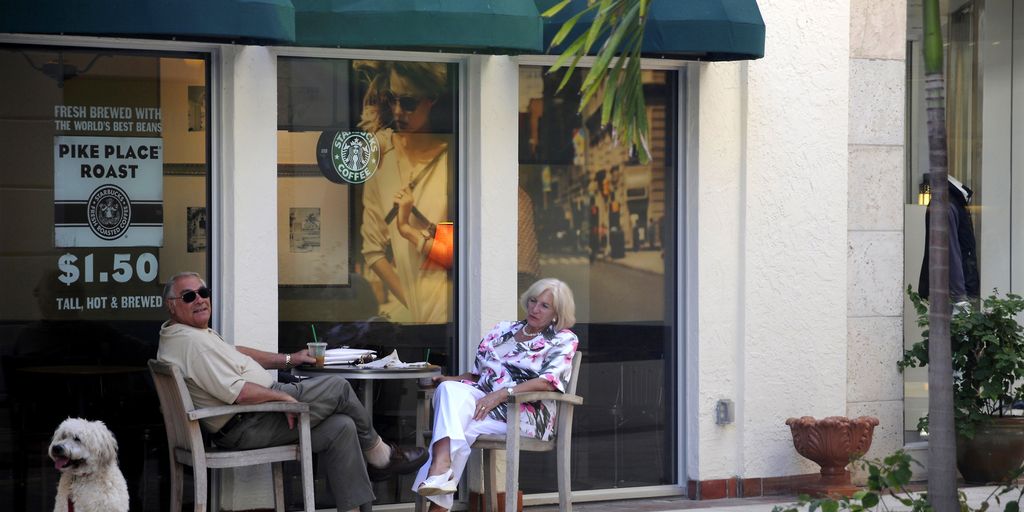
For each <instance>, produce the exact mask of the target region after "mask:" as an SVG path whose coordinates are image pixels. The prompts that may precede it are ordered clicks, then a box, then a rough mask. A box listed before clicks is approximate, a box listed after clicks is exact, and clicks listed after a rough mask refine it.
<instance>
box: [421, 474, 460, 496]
mask: <svg viewBox="0 0 1024 512" xmlns="http://www.w3.org/2000/svg"><path fill="white" fill-rule="evenodd" d="M453 476H454V475H452V470H451V469H449V470H448V471H445V472H444V473H441V474H440V475H434V476H428V477H427V479H426V480H424V481H423V483H422V484H420V486H419V488H418V489H416V492H417V493H419V494H420V496H437V495H439V494H453V493H454V492H455V488H456V487H457V486H458V485H459V482H458V481H457V480H455V479H454V478H453Z"/></svg>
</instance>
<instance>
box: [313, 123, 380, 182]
mask: <svg viewBox="0 0 1024 512" xmlns="http://www.w3.org/2000/svg"><path fill="white" fill-rule="evenodd" d="M318 146H319V147H318V148H317V152H318V154H317V157H318V158H317V161H318V163H319V164H320V171H321V172H323V174H324V176H326V177H327V179H329V180H331V181H333V182H335V183H362V182H364V181H366V180H368V179H370V177H371V176H373V173H374V172H376V171H377V165H378V164H379V163H380V145H379V144H377V138H376V137H374V136H373V134H372V133H368V132H324V133H323V134H322V135H321V136H320V144H318Z"/></svg>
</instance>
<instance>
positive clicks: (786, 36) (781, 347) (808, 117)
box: [687, 0, 850, 480]
mask: <svg viewBox="0 0 1024 512" xmlns="http://www.w3.org/2000/svg"><path fill="white" fill-rule="evenodd" d="M758 5H759V6H760V8H761V13H762V16H763V17H764V20H765V25H766V26H767V27H768V31H767V40H766V47H765V58H763V59H760V60H757V61H752V62H749V63H728V64H704V65H701V67H700V70H699V72H700V79H699V88H700V100H699V106H698V112H697V115H698V124H699V133H698V135H697V141H696V146H697V147H696V148H692V149H691V150H694V149H695V150H697V151H698V152H699V156H698V157H697V163H698V164H697V167H698V168H697V169H691V170H690V172H696V173H697V178H696V184H695V188H696V190H691V192H690V194H691V197H690V200H696V201H697V202H698V206H697V216H698V221H697V222H696V226H697V231H696V233H690V234H688V236H689V237H690V241H691V243H693V244H695V246H696V247H697V249H696V254H697V257H696V259H697V261H695V262H690V265H691V266H692V265H696V275H697V283H690V286H696V287H697V293H696V299H697V301H698V304H697V315H698V318H696V319H691V321H696V322H697V330H696V332H695V333H693V334H691V338H690V339H688V340H687V355H688V356H689V358H690V362H689V363H688V369H689V371H696V372H697V374H698V377H697V379H696V386H697V389H696V390H693V389H691V390H688V393H689V394H688V397H689V398H690V400H689V401H688V403H687V414H688V421H689V424H688V439H687V446H688V449H687V473H688V475H687V476H688V477H689V478H690V479H699V480H708V479H716V478H728V477H732V476H739V477H742V478H750V477H771V476H782V475H792V474H800V473H811V472H814V471H816V469H815V468H816V466H814V465H813V464H811V463H810V462H808V461H805V460H803V459H802V458H801V457H800V456H799V455H797V454H796V451H795V450H794V449H793V445H792V438H791V436H790V434H789V429H788V427H786V425H785V420H786V418H788V417H791V416H803V415H811V416H816V417H821V416H829V415H842V414H844V413H845V412H846V300H847V287H846V272H845V268H846V252H847V250H846V249H847V248H846V225H847V223H846V218H847V201H846V188H847V167H848V162H847V142H848V141H847V114H848V90H849V64H848V59H849V15H850V6H849V2H817V1H792V0H785V1H783V0H774V1H770V0H763V1H760V2H758ZM694 357H696V358H697V362H696V368H695V367H694V363H693V361H692V360H693V358H694ZM691 382H692V380H691ZM722 398H728V399H732V400H734V401H735V402H736V404H737V414H736V423H735V424H734V425H730V426H725V427H722V426H717V425H715V424H714V404H715V401H717V400H718V399H722Z"/></svg>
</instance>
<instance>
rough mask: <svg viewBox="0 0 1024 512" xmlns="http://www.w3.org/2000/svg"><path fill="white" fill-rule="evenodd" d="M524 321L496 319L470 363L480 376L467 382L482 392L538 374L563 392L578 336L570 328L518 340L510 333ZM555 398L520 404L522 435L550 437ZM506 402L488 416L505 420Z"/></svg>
mask: <svg viewBox="0 0 1024 512" xmlns="http://www.w3.org/2000/svg"><path fill="white" fill-rule="evenodd" d="M525 323H526V322H525V321H522V320H520V321H518V322H508V321H506V322H499V323H498V325H496V326H494V328H493V329H491V332H489V333H487V335H486V336H484V339H483V340H481V341H480V347H479V348H477V351H476V361H475V362H474V363H473V370H472V372H473V374H475V375H478V376H479V377H480V378H479V379H478V380H477V382H469V381H467V382H466V383H467V384H470V385H473V386H476V387H477V388H479V389H480V390H481V391H483V392H485V393H490V392H492V391H495V390H498V389H504V388H509V387H512V386H515V385H516V384H519V383H521V382H526V381H528V380H531V379H536V378H537V377H541V378H543V379H545V380H547V381H548V382H550V383H551V385H552V386H554V388H555V389H557V390H558V391H561V392H563V393H564V392H565V387H566V386H567V385H568V384H569V377H570V376H571V375H572V358H573V356H574V355H576V347H577V345H579V340H577V339H576V335H575V334H573V332H572V331H570V330H569V329H563V330H562V331H561V332H557V333H556V332H554V331H553V330H552V329H548V330H546V331H543V332H541V333H540V334H538V335H537V336H535V337H533V338H532V339H530V340H528V341H525V342H519V341H516V340H515V338H514V337H513V336H514V335H515V333H516V332H517V331H518V330H519V329H521V328H522V327H523V325H525ZM555 411H556V407H555V401H554V400H542V401H538V402H528V403H524V404H522V405H521V408H520V413H519V418H520V422H519V428H520V432H521V434H522V435H523V436H527V437H535V438H537V439H541V440H545V441H546V440H549V439H551V436H552V435H553V434H554V432H555V425H556V423H555V421H556V419H555ZM507 414H508V411H507V406H506V404H505V403H502V404H501V405H499V406H498V407H495V408H494V409H493V410H492V411H491V413H490V416H491V417H492V418H494V419H497V420H501V421H506V418H507Z"/></svg>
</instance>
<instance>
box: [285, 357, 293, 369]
mask: <svg viewBox="0 0 1024 512" xmlns="http://www.w3.org/2000/svg"><path fill="white" fill-rule="evenodd" d="M284 369H285V370H291V369H292V355H291V354H285V355H284Z"/></svg>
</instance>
